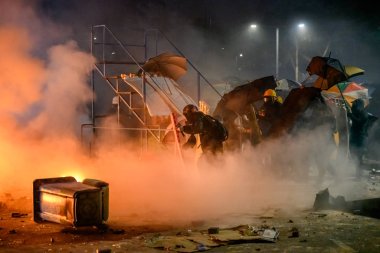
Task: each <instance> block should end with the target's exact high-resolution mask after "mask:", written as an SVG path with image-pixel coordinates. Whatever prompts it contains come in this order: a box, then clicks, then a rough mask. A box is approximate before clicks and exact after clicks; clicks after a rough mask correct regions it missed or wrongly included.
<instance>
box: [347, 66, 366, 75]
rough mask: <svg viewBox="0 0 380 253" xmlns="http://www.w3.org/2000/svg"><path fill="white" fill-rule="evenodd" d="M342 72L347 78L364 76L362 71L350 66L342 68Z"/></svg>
mask: <svg viewBox="0 0 380 253" xmlns="http://www.w3.org/2000/svg"><path fill="white" fill-rule="evenodd" d="M344 71H345V72H346V74H347V76H348V78H351V77H354V76H359V75H363V74H364V69H361V68H359V67H356V66H350V65H346V66H344Z"/></svg>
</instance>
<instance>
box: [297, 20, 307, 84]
mask: <svg viewBox="0 0 380 253" xmlns="http://www.w3.org/2000/svg"><path fill="white" fill-rule="evenodd" d="M298 29H299V30H303V29H305V24H303V23H301V24H298ZM298 54H299V45H298V33H297V35H296V67H295V79H296V82H298V80H299V78H298V76H299V74H298V73H299V71H298V58H299V57H298Z"/></svg>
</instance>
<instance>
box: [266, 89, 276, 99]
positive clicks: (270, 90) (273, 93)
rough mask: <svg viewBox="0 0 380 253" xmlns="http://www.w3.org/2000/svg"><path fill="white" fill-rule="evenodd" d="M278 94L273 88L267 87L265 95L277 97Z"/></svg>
mask: <svg viewBox="0 0 380 253" xmlns="http://www.w3.org/2000/svg"><path fill="white" fill-rule="evenodd" d="M275 96H277V95H276V92H275V91H274V90H272V89H267V90H266V91H265V92H264V97H275Z"/></svg>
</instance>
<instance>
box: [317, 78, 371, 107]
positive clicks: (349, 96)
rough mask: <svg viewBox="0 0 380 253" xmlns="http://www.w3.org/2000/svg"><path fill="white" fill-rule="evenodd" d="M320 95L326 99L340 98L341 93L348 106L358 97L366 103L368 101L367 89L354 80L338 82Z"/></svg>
mask: <svg viewBox="0 0 380 253" xmlns="http://www.w3.org/2000/svg"><path fill="white" fill-rule="evenodd" d="M322 95H323V96H324V97H325V98H327V99H341V98H342V95H343V98H344V99H345V100H346V102H347V103H348V105H349V106H350V107H351V106H352V102H353V101H354V100H356V99H358V98H361V99H363V100H364V101H365V103H366V105H368V102H369V96H368V89H367V88H365V87H363V86H361V85H359V84H357V83H355V82H341V83H338V84H336V85H334V86H332V87H331V88H330V89H328V90H325V91H322Z"/></svg>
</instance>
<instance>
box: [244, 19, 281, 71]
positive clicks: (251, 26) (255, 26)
mask: <svg viewBox="0 0 380 253" xmlns="http://www.w3.org/2000/svg"><path fill="white" fill-rule="evenodd" d="M256 28H257V25H256V24H251V25H250V29H252V30H256ZM279 40H280V29H279V28H278V27H277V28H276V78H277V77H278V66H279Z"/></svg>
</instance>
